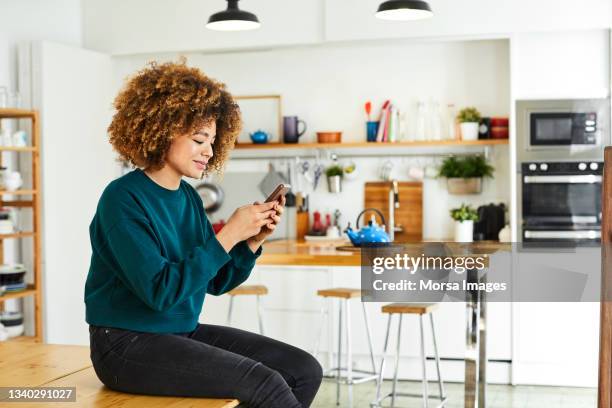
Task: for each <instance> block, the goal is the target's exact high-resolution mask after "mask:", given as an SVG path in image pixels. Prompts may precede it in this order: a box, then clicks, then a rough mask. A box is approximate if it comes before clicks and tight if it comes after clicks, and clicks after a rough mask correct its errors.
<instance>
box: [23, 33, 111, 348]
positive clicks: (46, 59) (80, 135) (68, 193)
mask: <svg viewBox="0 0 612 408" xmlns="http://www.w3.org/2000/svg"><path fill="white" fill-rule="evenodd" d="M32 54H33V69H32V71H33V75H34V80H35V85H36V86H35V90H36V92H35V96H36V97H35V100H34V102H35V107H36V108H37V109H39V110H40V112H41V133H42V137H41V139H42V140H41V169H40V173H41V183H42V204H43V205H42V207H43V214H42V221H43V222H42V224H43V225H42V229H43V254H44V255H43V283H44V288H43V289H44V291H43V299H44V308H43V316H44V340H45V342H49V343H60V344H88V341H89V337H88V331H87V323H86V322H85V304H84V298H83V293H84V288H85V279H86V277H87V272H88V270H89V262H90V259H91V245H90V241H89V223H90V222H91V220H92V218H93V216H94V214H95V211H96V206H97V204H98V200H99V198H100V195H101V194H102V191H103V189H104V188H105V187H106V186H107V185H108V183H109V182H111V181H112V180H113V179H114V178H116V177H118V176H119V175H120V166H119V164H118V162H116V161H115V158H116V155H115V154H114V152H113V151H112V148H111V146H110V144H109V143H108V138H107V135H106V128H107V126H108V123H109V121H110V118H111V113H112V112H111V107H112V104H111V102H112V92H111V82H112V81H111V73H112V68H111V60H110V57H109V56H108V55H105V54H101V53H97V52H94V51H86V50H83V49H81V48H77V47H69V46H65V45H61V44H56V43H48V42H42V43H36V44H35V47H34V48H33V52H32Z"/></svg>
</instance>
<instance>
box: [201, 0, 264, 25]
mask: <svg viewBox="0 0 612 408" xmlns="http://www.w3.org/2000/svg"><path fill="white" fill-rule="evenodd" d="M260 25H261V24H260V23H259V20H258V19H257V16H256V15H255V14H253V13H249V12H248V11H243V10H240V9H239V8H238V0H227V9H226V10H223V11H220V12H218V13H215V14H213V15H212V16H210V17H209V19H208V23H207V24H206V28H209V29H211V30H219V31H241V30H253V29H256V28H259V26H260Z"/></svg>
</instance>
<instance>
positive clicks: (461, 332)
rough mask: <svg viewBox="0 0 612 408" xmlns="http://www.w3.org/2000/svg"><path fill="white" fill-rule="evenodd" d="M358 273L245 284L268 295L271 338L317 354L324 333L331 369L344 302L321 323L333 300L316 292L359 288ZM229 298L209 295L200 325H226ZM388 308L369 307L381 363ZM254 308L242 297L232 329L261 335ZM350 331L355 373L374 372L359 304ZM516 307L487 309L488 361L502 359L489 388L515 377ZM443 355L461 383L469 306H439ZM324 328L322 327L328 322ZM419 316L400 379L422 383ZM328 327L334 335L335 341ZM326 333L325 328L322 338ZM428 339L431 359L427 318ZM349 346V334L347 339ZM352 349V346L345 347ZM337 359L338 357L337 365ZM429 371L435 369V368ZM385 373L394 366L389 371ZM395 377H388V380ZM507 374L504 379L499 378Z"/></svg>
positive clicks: (296, 275)
mask: <svg viewBox="0 0 612 408" xmlns="http://www.w3.org/2000/svg"><path fill="white" fill-rule="evenodd" d="M360 273H361V272H360V268H358V267H346V268H331V267H330V268H326V267H288V266H287V267H286V266H275V267H272V266H258V267H256V269H255V270H254V271H253V273H252V274H251V277H250V278H249V280H248V281H247V282H246V283H245V284H264V285H266V286H267V287H268V289H269V294H268V295H266V296H264V297H263V300H262V301H263V304H264V307H265V321H264V323H265V330H266V333H265V334H266V335H268V336H270V337H273V338H275V339H277V340H280V341H284V342H286V343H289V344H292V345H295V346H297V347H300V348H302V349H305V350H307V351H312V350H313V348H314V345H315V342H316V340H317V337H318V335H319V333H321V336H320V348H319V350H320V351H321V353H320V355H319V358H320V360H321V363H322V364H323V365H324V366H327V356H328V354H327V351H328V350H329V347H330V340H331V347H332V352H334V353H335V350H336V348H337V341H338V340H337V331H338V314H337V313H338V309H337V305H338V300H337V299H331V301H332V314H331V316H332V320H331V322H329V321H325V322H323V319H322V318H321V314H320V312H321V308H322V307H325V308H326V307H327V305H328V303H327V302H329V300H324V299H323V298H321V297H319V296H317V294H316V293H317V290H319V289H324V288H330V287H352V288H359V287H360V284H361V281H360V276H361V275H360ZM228 298H229V297H228V296H226V295H224V296H219V297H215V296H207V298H206V301H205V304H204V311H203V314H202V319H201V321H202V322H206V323H216V324H225V319H226V315H227V310H228ZM383 304H384V303H373V302H368V303H365V307H366V309H367V313H368V315H369V319H370V329H371V332H372V340H373V346H374V354H375V357H376V361H377V364H378V362H379V361H380V356H381V355H382V349H383V345H384V336H385V332H386V328H387V321H388V320H387V319H388V315H384V314H382V313H381V306H382V305H383ZM255 306H256V303H255V299H254V297H252V296H241V297H238V298H236V299H235V301H234V318H233V319H232V326H234V327H238V328H242V329H245V330H251V331H257V314H256V308H255ZM350 309H351V312H350V315H351V325H352V339H353V340H352V349H353V353H354V356H355V358H354V362H355V368H359V369H362V370H369V369H371V363H370V359H369V354H368V353H369V350H368V342H367V335H366V330H365V325H364V321H363V309H362V304H361V299H352V300H351V301H350ZM510 313H511V309H510V305H509V304H507V303H491V304H489V318H488V319H489V322H490V324H489V325H488V326H487V327H488V342H487V344H488V348H489V359H492V360H497V361H499V360H502V362H498V363H494V365H495V364H497V366H494V367H492V368H493V370H492V372H491V375H490V381H491V382H505V381H506V382H507V381H509V377H508V376H507V371H508V366H509V363H508V360H510V356H511V342H510V341H511V332H510V328H511V317H510ZM434 319H435V324H436V335H437V336H436V337H437V340H438V350H439V353H440V357H441V358H442V359H443V361H442V372H443V375H444V378H445V379H446V380H451V381H463V375H464V373H463V357H464V355H465V335H466V328H465V323H466V308H465V303H463V302H453V303H441V304H440V307H439V309H438V310H437V311H436V312H435V315H434ZM322 323H323V324H322ZM396 327H397V317H395V318H394V321H393V325H392V337H391V342H390V345H389V352H391V353H394V352H395V344H396V343H395V339H396V338H397V337H396ZM418 327H419V326H418V317H417V316H416V315H406V316H404V318H403V323H402V344H401V357H402V359H401V365H400V367H401V368H400V377H401V378H410V379H418V378H420V360H419V356H420V354H419V353H420V351H419V336H418ZM330 329H331V330H332V332H331V333H333V334H332V337H331V339H330V337H329V333H330ZM320 330H322V331H321V332H320ZM425 335H426V342H427V345H426V347H427V351H428V355H429V356H431V357H433V343H432V340H431V335H430V324H429V319H428V318H426V320H425ZM343 337H344V341H346V334H343ZM343 350H346V345H343ZM336 358H337V357H336V356H334V360H333V361H334V362H335V361H336V360H335V359H336ZM429 364H430V365H431V366H430V365H429ZM387 367H391V365H388V366H387ZM389 373H390V371H388V372H387V374H389ZM434 373H435V367H434V365H433V361H432V360H428V374H429V376H430V378H432V379H433V378H434ZM500 373H501V374H500Z"/></svg>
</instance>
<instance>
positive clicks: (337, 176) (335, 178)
mask: <svg viewBox="0 0 612 408" xmlns="http://www.w3.org/2000/svg"><path fill="white" fill-rule="evenodd" d="M325 175H326V176H327V188H328V190H329V192H330V193H340V192H342V176H343V175H344V170H343V169H342V166H340V165H338V164H333V165H331V166H329V167H328V168H326V169H325Z"/></svg>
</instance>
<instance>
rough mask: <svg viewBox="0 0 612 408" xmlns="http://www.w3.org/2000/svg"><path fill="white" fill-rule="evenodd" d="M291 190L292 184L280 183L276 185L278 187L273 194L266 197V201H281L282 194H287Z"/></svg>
mask: <svg viewBox="0 0 612 408" xmlns="http://www.w3.org/2000/svg"><path fill="white" fill-rule="evenodd" d="M289 190H291V185H290V184H279V185H278V186H276V188H275V189H274V191H273V192H272V194H270V195H269V196H268V198H266V201H265V202H266V203H269V202H272V201H279V202H280V199H281V197H282V196H284V195H285V194H287V193H288V192H289Z"/></svg>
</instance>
